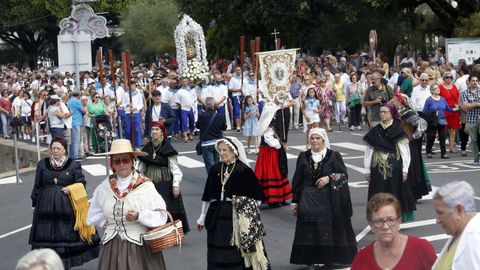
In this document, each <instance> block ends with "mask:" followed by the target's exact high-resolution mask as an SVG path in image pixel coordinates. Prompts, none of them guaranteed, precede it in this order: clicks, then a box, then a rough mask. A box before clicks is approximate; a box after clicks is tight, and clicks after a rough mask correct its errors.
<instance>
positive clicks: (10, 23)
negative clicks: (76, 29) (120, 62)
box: [0, 0, 130, 67]
mask: <svg viewBox="0 0 480 270" xmlns="http://www.w3.org/2000/svg"><path fill="white" fill-rule="evenodd" d="M129 3H130V0H116V1H109V0H97V1H96V2H92V3H90V4H91V6H92V8H93V9H94V10H95V11H96V12H108V13H106V14H104V15H103V16H105V17H106V18H107V20H108V22H109V24H118V22H119V14H120V13H121V12H122V11H124V10H125V9H126V7H127V6H128V5H129ZM70 12H71V0H2V1H0V39H1V40H2V41H4V42H5V43H6V45H7V47H8V50H9V51H12V50H13V51H16V52H17V54H16V56H17V57H16V59H15V60H16V61H18V62H23V61H28V62H29V64H30V67H34V66H35V62H34V61H35V60H36V59H37V57H39V56H42V55H43V56H47V57H50V58H52V59H56V48H57V45H56V40H57V35H58V32H59V28H58V23H59V21H60V20H61V19H62V18H64V17H68V16H69V15H70ZM8 59H9V60H12V58H8Z"/></svg>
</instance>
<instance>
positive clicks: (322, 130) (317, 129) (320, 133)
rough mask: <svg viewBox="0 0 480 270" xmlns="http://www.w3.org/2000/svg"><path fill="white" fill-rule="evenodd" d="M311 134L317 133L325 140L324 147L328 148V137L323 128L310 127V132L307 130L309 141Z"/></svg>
mask: <svg viewBox="0 0 480 270" xmlns="http://www.w3.org/2000/svg"><path fill="white" fill-rule="evenodd" d="M313 134H317V135H319V136H320V137H322V139H323V140H324V141H325V147H326V148H328V149H330V140H329V139H328V136H327V131H326V130H325V129H324V128H312V129H310V132H308V140H309V141H310V137H311V136H312V135H313Z"/></svg>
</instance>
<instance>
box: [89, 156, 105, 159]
mask: <svg viewBox="0 0 480 270" xmlns="http://www.w3.org/2000/svg"><path fill="white" fill-rule="evenodd" d="M86 159H89V160H90V159H105V156H103V157H102V156H88V157H87V158H86Z"/></svg>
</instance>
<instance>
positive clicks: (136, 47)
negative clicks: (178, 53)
mask: <svg viewBox="0 0 480 270" xmlns="http://www.w3.org/2000/svg"><path fill="white" fill-rule="evenodd" d="M178 15H179V10H178V7H177V6H176V4H175V3H174V2H173V1H171V0H156V1H151V0H150V1H149V0H137V1H136V2H134V3H133V4H132V5H131V6H130V7H129V9H128V11H127V12H126V13H125V14H124V16H123V17H122V21H121V27H122V28H123V30H124V31H125V33H124V34H123V35H122V36H121V39H120V40H121V42H122V44H123V47H124V48H125V49H130V50H131V52H132V55H134V56H136V57H137V58H148V57H151V56H155V55H156V54H159V53H162V52H170V53H172V52H175V42H174V37H173V34H174V31H175V26H176V25H177V24H178V22H179V20H178Z"/></svg>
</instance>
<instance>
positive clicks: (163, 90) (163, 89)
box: [157, 78, 170, 103]
mask: <svg viewBox="0 0 480 270" xmlns="http://www.w3.org/2000/svg"><path fill="white" fill-rule="evenodd" d="M169 84H170V80H169V79H168V78H162V80H161V81H160V85H158V86H157V90H158V91H160V95H161V96H160V97H161V98H162V102H163V103H170V100H169V95H167V93H168V90H169V89H170V87H169V86H168V85H169Z"/></svg>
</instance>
